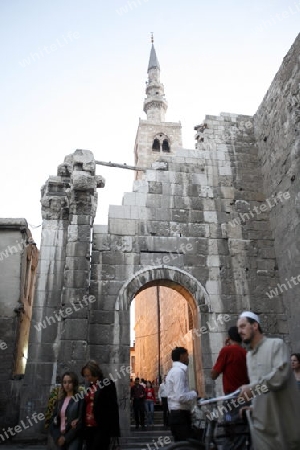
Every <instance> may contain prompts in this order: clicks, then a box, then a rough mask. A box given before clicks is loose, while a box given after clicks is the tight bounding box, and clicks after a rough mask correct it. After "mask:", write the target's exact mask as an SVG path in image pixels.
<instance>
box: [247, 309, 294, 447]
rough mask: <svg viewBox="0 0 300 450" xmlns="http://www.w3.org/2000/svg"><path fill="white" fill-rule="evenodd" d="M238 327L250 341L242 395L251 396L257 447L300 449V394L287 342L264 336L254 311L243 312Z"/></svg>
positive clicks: (252, 428) (253, 440)
mask: <svg viewBox="0 0 300 450" xmlns="http://www.w3.org/2000/svg"><path fill="white" fill-rule="evenodd" d="M238 329H239V333H240V335H241V338H242V339H243V342H244V343H245V344H249V345H250V350H249V351H248V353H247V367H248V374H249V378H250V384H246V385H243V386H242V392H241V397H242V398H246V399H247V400H249V398H252V405H253V409H252V413H251V415H249V416H248V419H249V424H250V431H251V436H252V442H253V447H254V449H255V450H273V449H276V450H299V448H300V426H299V424H300V408H299V405H300V394H299V390H298V388H297V385H296V381H295V377H294V375H293V373H292V370H291V365H290V352H289V349H288V347H287V345H286V344H285V343H284V341H283V340H282V339H279V338H267V337H265V336H264V334H263V332H262V329H261V326H260V320H259V317H258V316H257V315H256V314H254V313H253V312H252V311H244V312H243V313H242V314H241V315H240V317H239V319H238ZM239 403H240V402H239Z"/></svg>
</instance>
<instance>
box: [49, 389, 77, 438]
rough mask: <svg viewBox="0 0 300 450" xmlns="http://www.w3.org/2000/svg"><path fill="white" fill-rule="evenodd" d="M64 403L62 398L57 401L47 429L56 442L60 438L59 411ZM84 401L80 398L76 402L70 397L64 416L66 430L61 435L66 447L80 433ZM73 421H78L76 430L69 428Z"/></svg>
mask: <svg viewBox="0 0 300 450" xmlns="http://www.w3.org/2000/svg"><path fill="white" fill-rule="evenodd" d="M63 403H64V398H62V399H59V400H58V401H57V403H56V405H55V407H54V410H53V416H52V421H51V424H50V427H49V431H50V433H51V435H52V437H53V439H54V441H55V442H56V441H57V439H58V438H59V437H60V436H62V433H61V431H60V424H61V417H60V411H61V408H62V405H63ZM83 406H84V400H83V399H81V398H79V399H78V398H77V397H76V400H75V399H74V398H73V397H71V399H70V401H69V404H68V406H67V409H66V412H65V415H66V419H67V420H66V428H65V434H64V435H63V436H64V438H65V441H66V444H67V445H68V444H69V443H70V442H71V441H73V439H75V438H76V437H78V436H79V434H80V431H81V429H82V412H83ZM75 419H78V422H77V426H76V428H72V427H71V422H72V421H73V420H75Z"/></svg>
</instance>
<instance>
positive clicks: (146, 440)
mask: <svg viewBox="0 0 300 450" xmlns="http://www.w3.org/2000/svg"><path fill="white" fill-rule="evenodd" d="M171 442H173V438H172V435H171V433H170V430H156V429H154V430H147V429H145V430H144V431H141V430H134V431H133V432H131V433H130V435H129V436H125V437H121V438H120V444H121V448H122V450H123V449H124V450H125V449H126V450H157V448H166V447H167V446H168V445H169V444H170V443H171Z"/></svg>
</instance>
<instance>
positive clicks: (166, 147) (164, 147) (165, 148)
mask: <svg viewBox="0 0 300 450" xmlns="http://www.w3.org/2000/svg"><path fill="white" fill-rule="evenodd" d="M162 151H163V152H169V151H170V147H169V141H168V139H164V140H163V144H162Z"/></svg>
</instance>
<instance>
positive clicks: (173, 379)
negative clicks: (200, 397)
mask: <svg viewBox="0 0 300 450" xmlns="http://www.w3.org/2000/svg"><path fill="white" fill-rule="evenodd" d="M171 357H172V361H173V365H172V369H170V371H169V373H168V375H167V380H166V386H167V393H168V405H169V410H170V428H171V432H172V435H173V437H174V441H184V440H186V439H187V438H189V437H191V435H192V421H191V407H192V405H193V403H194V402H195V401H196V399H197V392H196V391H190V390H189V383H188V371H187V370H188V364H189V354H188V351H187V349H186V348H184V347H175V348H174V349H173V350H172V354H171Z"/></svg>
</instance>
